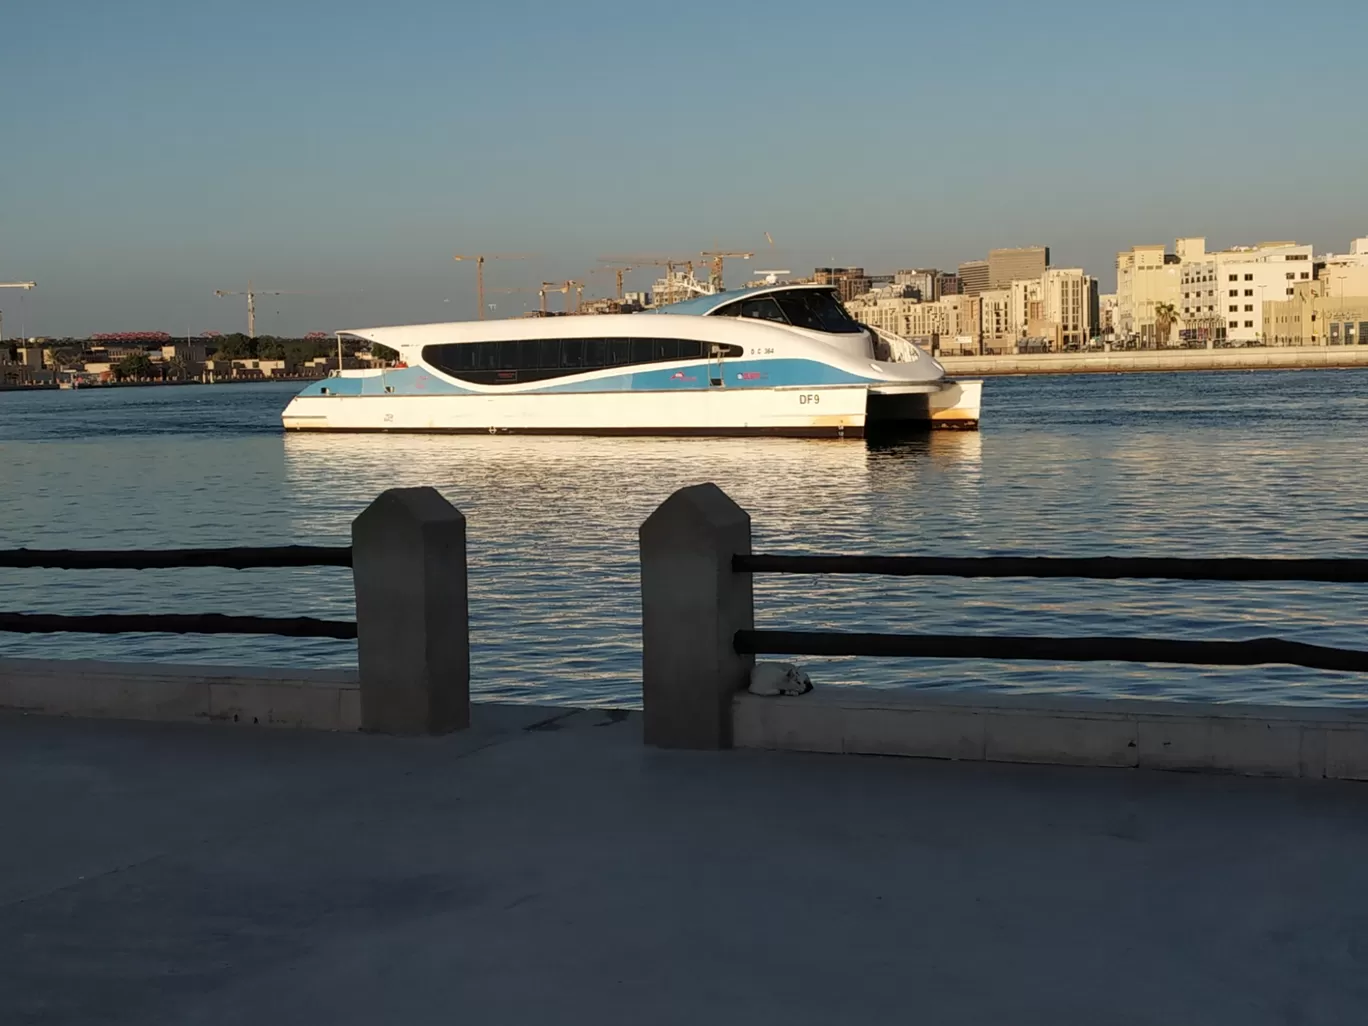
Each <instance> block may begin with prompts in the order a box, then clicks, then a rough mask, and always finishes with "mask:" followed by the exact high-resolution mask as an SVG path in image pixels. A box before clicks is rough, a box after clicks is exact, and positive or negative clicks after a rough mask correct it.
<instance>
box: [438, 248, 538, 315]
mask: <svg viewBox="0 0 1368 1026" xmlns="http://www.w3.org/2000/svg"><path fill="white" fill-rule="evenodd" d="M531 256H532V254H531V253H471V254H461V253H458V254H457V255H456V256H454V257H452V258H451V259H452V260H455V261H457V262H458V263H459V262H460V261H462V260H473V261H475V296H476V299H478V300H479V303H480V310H479V319H480V320H484V315H485V302H484V294H485V287H484V265H485V261H486V260H527V259H529V258H531Z"/></svg>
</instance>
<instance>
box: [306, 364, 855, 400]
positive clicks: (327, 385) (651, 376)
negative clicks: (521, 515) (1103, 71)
mask: <svg viewBox="0 0 1368 1026" xmlns="http://www.w3.org/2000/svg"><path fill="white" fill-rule="evenodd" d="M716 369H717V367H716V364H713V365H712V366H711V367H710V366H709V364H708V363H707V362H700V363H696V364H682V365H681V364H671V365H670V366H669V367H657V368H653V369H651V370H641V371H633V372H631V373H627V374H613V375H608V376H604V377H597V378H581V379H579V380H570V381H566V380H561V379H552V380H553V381H554V382H555V383H554V384H553V383H548V384H546V385H544V386H540V387H537V388H528V389H518V390H517V391H516V392H513V391H512V390H508V391H505V390H504V389H501V388H498V387H497V386H495V387H492V388H488V389H475V388H466V387H462V386H460V385H457V384H454V383H453V382H451V381H448V380H447V379H445V378H442V377H438V376H437V375H435V374H432V373H431V372H429V371H428V370H427V369H426V368H423V367H401V368H398V369H396V370H391V371H385V372H384V373H383V374H376V375H372V376H369V377H364V378H352V377H338V378H325V379H324V380H322V381H316V382H314V383H312V384H310V385H309V386H308V387H306V388H305V389H304V390H303V391H301V392H300V393H299V394H300V395H302V396H321V395H348V396H360V395H375V396H381V395H390V394H393V395H398V396H420V395H498V394H517V395H539V394H548V393H556V392H663V391H672V390H676V389H677V390H681V391H687V390H691V389H706V388H709V387H711V386H710V383H709V380H708V379H709V374H710V372H711V371H715V370H716ZM722 375H723V382H724V384H725V385H726V387H727V388H786V387H787V388H795V387H796V388H805V387H815V386H818V385H857V384H870V383H873V381H874V379H872V378H867V377H861V376H859V375H858V374H851V373H849V372H848V371H843V370H841V369H840V368H838V367H831V366H829V365H827V364H824V363H819V362H818V361H816V360H793V359H778V360H727V361H726V362H725V363H723V365H722Z"/></svg>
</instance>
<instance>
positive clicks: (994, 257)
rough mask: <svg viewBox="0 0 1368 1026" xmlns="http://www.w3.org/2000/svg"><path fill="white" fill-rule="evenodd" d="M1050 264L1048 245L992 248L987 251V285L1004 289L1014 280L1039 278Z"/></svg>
mask: <svg viewBox="0 0 1368 1026" xmlns="http://www.w3.org/2000/svg"><path fill="white" fill-rule="evenodd" d="M1049 266H1050V248H1049V247H1048V246H1026V247H1024V248H1021V249H992V250H989V251H988V287H989V288H990V289H1005V288H1008V287H1010V285H1011V284H1012V282H1014V281H1024V280H1026V279H1028V278H1037V279H1039V278H1041V277H1043V276H1044V274H1045V270H1046V268H1048V267H1049Z"/></svg>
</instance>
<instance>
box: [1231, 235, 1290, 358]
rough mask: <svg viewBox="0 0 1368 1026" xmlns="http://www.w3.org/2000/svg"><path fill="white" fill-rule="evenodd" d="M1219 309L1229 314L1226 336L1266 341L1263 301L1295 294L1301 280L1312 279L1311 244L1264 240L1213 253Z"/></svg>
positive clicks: (1242, 340) (1247, 341)
mask: <svg viewBox="0 0 1368 1026" xmlns="http://www.w3.org/2000/svg"><path fill="white" fill-rule="evenodd" d="M1212 256H1213V258H1214V260H1213V261H1212V266H1213V267H1214V269H1215V276H1216V281H1215V285H1216V309H1217V312H1218V313H1221V314H1223V315H1224V316H1225V321H1226V340H1227V341H1229V342H1233V343H1236V344H1241V343H1243V344H1245V345H1248V344H1250V343H1261V342H1263V341H1264V323H1263V304H1264V303H1265V302H1275V301H1282V300H1285V299H1287V298H1288V297H1289V296H1291V295H1292V294H1293V293H1294V291H1295V286H1296V285H1297V283H1298V282H1304V281H1311V280H1312V254H1311V247H1310V246H1299V245H1297V244H1296V243H1295V242H1261V243H1259V244H1258V245H1257V246H1236V247H1234V248H1232V249H1226V250H1221V251H1220V252H1217V253H1214V254H1212Z"/></svg>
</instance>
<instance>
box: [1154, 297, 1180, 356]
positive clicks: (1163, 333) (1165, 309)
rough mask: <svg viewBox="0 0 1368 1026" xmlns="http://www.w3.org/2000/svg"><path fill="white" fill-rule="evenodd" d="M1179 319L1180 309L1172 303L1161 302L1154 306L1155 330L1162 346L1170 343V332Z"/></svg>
mask: <svg viewBox="0 0 1368 1026" xmlns="http://www.w3.org/2000/svg"><path fill="white" fill-rule="evenodd" d="M1177 319H1178V310H1177V308H1176V307H1175V306H1174V305H1173V304H1172V303H1160V304H1158V305H1157V306H1155V308H1154V330H1155V334H1156V335H1157V336H1158V338H1157V341H1158V344H1159V345H1161V346H1166V345H1168V340H1169V332H1170V331H1171V330H1172V329H1173V322H1174V321H1176V320H1177Z"/></svg>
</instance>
